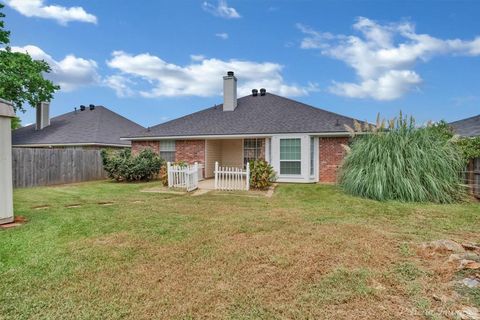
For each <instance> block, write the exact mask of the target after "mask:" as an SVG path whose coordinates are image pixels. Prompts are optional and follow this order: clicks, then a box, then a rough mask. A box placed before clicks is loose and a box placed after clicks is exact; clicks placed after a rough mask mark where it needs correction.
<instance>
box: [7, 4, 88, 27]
mask: <svg viewBox="0 0 480 320" xmlns="http://www.w3.org/2000/svg"><path fill="white" fill-rule="evenodd" d="M44 2H45V1H44V0H7V1H6V3H7V5H9V6H10V7H11V8H13V9H15V10H16V11H18V12H20V13H21V14H23V15H24V16H27V17H38V18H44V19H53V20H56V21H58V22H59V23H60V24H62V25H66V24H68V23H69V22H71V21H80V22H87V23H94V24H96V23H97V17H96V16H94V15H92V14H90V13H87V12H86V11H85V10H84V9H83V8H82V7H70V8H66V7H62V6H58V5H45V3H44Z"/></svg>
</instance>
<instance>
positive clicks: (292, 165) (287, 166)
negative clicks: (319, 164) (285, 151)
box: [280, 161, 301, 174]
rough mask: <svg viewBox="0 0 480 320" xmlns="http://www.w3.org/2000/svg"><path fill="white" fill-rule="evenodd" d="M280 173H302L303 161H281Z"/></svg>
mask: <svg viewBox="0 0 480 320" xmlns="http://www.w3.org/2000/svg"><path fill="white" fill-rule="evenodd" d="M280 174H301V162H300V161H280Z"/></svg>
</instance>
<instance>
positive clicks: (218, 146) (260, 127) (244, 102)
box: [122, 71, 354, 183]
mask: <svg viewBox="0 0 480 320" xmlns="http://www.w3.org/2000/svg"><path fill="white" fill-rule="evenodd" d="M223 88H224V101H223V104H221V105H215V106H213V107H211V108H208V109H205V110H201V111H199V112H195V113H192V114H189V115H186V116H184V117H181V118H178V119H175V120H172V121H169V122H166V123H162V124H159V125H157V126H154V127H152V128H149V129H147V130H145V131H143V132H141V133H138V134H136V135H133V136H128V137H124V138H122V139H124V140H128V141H131V143H132V151H133V152H134V153H138V152H140V151H141V150H143V149H145V148H150V149H152V150H154V151H155V152H157V153H159V154H160V155H161V156H162V157H163V158H164V159H166V160H168V161H185V162H187V163H194V162H198V163H200V164H203V165H204V168H205V172H204V174H205V177H207V178H209V177H213V175H214V165H215V162H216V161H218V162H219V164H220V165H221V166H232V167H244V166H245V165H246V164H247V163H248V161H249V160H253V159H258V158H262V159H265V160H266V161H268V162H269V163H270V164H271V165H272V166H273V168H274V169H275V171H276V172H277V174H278V181H279V182H301V183H308V182H322V183H335V182H336V179H337V172H338V169H339V167H340V165H341V162H342V159H343V157H344V156H345V151H344V148H343V147H342V145H343V144H347V143H348V140H349V133H348V132H347V131H346V129H345V125H349V126H353V122H354V119H352V118H349V117H345V116H342V115H339V114H336V113H333V112H329V111H326V110H322V109H318V108H315V107H312V106H309V105H306V104H304V103H301V102H298V101H294V100H291V99H288V98H285V97H281V96H278V95H275V94H271V93H267V92H266V90H265V89H261V90H260V92H258V90H256V89H254V90H252V94H251V95H248V96H245V97H241V98H238V99H237V78H236V77H235V76H234V73H233V72H231V71H230V72H228V73H227V76H224V77H223Z"/></svg>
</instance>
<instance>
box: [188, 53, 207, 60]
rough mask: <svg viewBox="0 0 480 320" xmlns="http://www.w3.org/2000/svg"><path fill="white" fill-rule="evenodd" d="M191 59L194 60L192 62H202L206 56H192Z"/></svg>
mask: <svg viewBox="0 0 480 320" xmlns="http://www.w3.org/2000/svg"><path fill="white" fill-rule="evenodd" d="M190 59H192V61H202V60H203V59H205V56H204V55H203V54H191V55H190Z"/></svg>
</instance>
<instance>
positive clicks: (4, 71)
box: [0, 3, 60, 112]
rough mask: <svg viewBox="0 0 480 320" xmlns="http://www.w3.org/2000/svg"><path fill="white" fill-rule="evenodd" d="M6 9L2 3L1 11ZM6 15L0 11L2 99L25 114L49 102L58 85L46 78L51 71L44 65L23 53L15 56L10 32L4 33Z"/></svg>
mask: <svg viewBox="0 0 480 320" xmlns="http://www.w3.org/2000/svg"><path fill="white" fill-rule="evenodd" d="M3 7H4V5H3V4H1V3H0V10H1V9H3ZM4 17H5V14H3V13H2V12H1V11H0V45H4V46H5V48H3V49H0V97H2V98H3V99H6V100H10V101H12V102H13V108H14V110H15V112H18V111H22V112H25V108H24V107H23V105H24V104H25V103H28V104H30V105H31V106H32V107H35V106H36V105H37V104H38V103H40V102H42V101H50V100H51V99H52V98H53V94H54V93H55V91H57V90H58V89H60V87H59V86H58V85H55V84H53V82H51V81H50V80H47V79H45V78H44V77H43V74H44V73H49V72H50V71H51V68H50V66H49V65H48V63H46V62H45V61H43V60H42V61H40V60H33V59H32V57H30V55H28V54H25V53H21V52H12V50H11V48H10V46H9V44H10V32H9V31H6V30H5V29H4V26H5V24H4V21H3V18H4Z"/></svg>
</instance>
